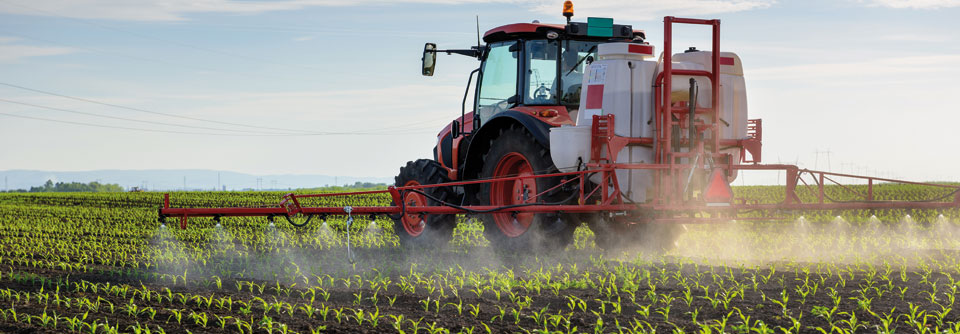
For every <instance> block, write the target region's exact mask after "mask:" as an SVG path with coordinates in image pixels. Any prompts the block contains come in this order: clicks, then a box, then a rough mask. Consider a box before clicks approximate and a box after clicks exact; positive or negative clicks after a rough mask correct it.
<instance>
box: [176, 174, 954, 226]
mask: <svg viewBox="0 0 960 334" xmlns="http://www.w3.org/2000/svg"><path fill="white" fill-rule="evenodd" d="M615 165H617V166H616V167H618V168H617V169H649V170H653V171H655V172H658V173H666V172H669V171H670V170H671V169H675V170H682V169H689V168H690V167H688V166H684V165H675V166H672V167H671V166H666V165H657V164H615ZM732 168H733V169H736V170H767V171H775V170H782V171H785V172H786V175H787V185H786V187H784V200H783V201H782V202H780V203H767V204H761V203H748V202H747V201H748V199H736V200H734V201H732V202H731V203H729V204H728V205H723V206H710V205H708V203H706V202H704V201H688V202H685V203H664V201H650V202H648V203H641V204H629V203H625V202H624V201H623V198H622V196H621V194H620V187H619V185H618V182H617V177H616V173H615V171H616V170H617V169H614V168H610V167H603V168H598V169H590V170H585V171H578V172H569V173H555V174H543V175H532V176H515V177H508V178H498V179H490V180H480V181H464V182H451V183H444V184H435V185H422V186H411V187H393V186H391V187H388V189H386V190H375V191H363V192H349V193H328V194H308V195H296V194H292V193H291V194H287V195H285V196H284V197H283V202H282V203H281V204H280V205H278V206H277V207H273V208H173V207H170V197H169V194H165V195H164V206H163V208H161V209H160V212H159V214H160V217H161V219H162V218H168V217H169V218H179V219H180V227H181V228H184V229H185V228H186V227H187V219H188V218H190V217H244V216H292V215H296V214H302V215H319V216H328V215H330V216H334V215H347V214H353V215H397V214H421V215H427V214H466V213H470V211H469V210H475V211H486V210H490V211H489V212H488V213H503V212H529V213H559V212H565V213H574V212H579V213H587V212H603V213H611V214H613V213H617V214H620V215H618V216H619V217H622V218H623V219H621V220H622V221H624V223H636V222H654V223H685V224H690V223H711V222H723V221H730V220H733V219H737V220H769V219H771V217H761V218H744V217H738V213H739V212H743V211H756V210H766V211H778V210H864V209H910V208H916V209H950V208H960V187H958V186H952V185H943V184H933V183H919V182H909V181H898V180H892V179H886V178H876V177H867V176H857V175H850V174H839V173H830V172H823V171H814V170H807V169H800V168H799V167H797V166H794V165H760V164H753V165H735V166H732ZM590 174H599V175H601V179H602V181H601V184H600V185H599V186H597V187H595V188H594V189H593V190H592V191H590V192H587V191H584V189H586V187H587V184H586V182H585V180H586V179H587V178H588V177H589V175H590ZM806 175H809V177H812V179H813V183H814V185H810V184H808V183H807V182H806V179H805V178H804V176H806ZM540 177H563V178H564V181H563V182H564V183H569V182H578V183H579V184H580V185H581V188H580V189H581V191H580V193H579V194H578V200H577V203H583V204H568V205H547V204H544V205H540V204H536V203H537V197H538V196H539V195H540V194H537V195H535V196H532V197H531V198H530V203H531V205H529V206H522V207H511V208H498V207H495V206H484V205H470V206H459V205H456V204H457V203H449V204H454V206H456V207H454V206H448V205H437V206H401V205H399V203H400V202H401V199H402V198H403V194H404V193H405V192H408V191H414V190H422V189H426V188H430V187H439V186H462V185H468V184H479V183H493V182H504V181H507V180H516V179H523V178H540ZM837 177H847V178H856V179H862V180H865V181H866V182H867V185H868V188H867V191H866V193H863V192H860V191H858V190H856V189H852V188H850V187H847V186H844V185H842V184H840V183H838V182H836V180H834V178H837ZM826 182H831V183H834V184H836V185H837V186H839V187H841V188H842V189H844V190H846V191H848V192H850V193H852V194H856V195H858V196H859V198H858V199H857V200H852V201H837V202H834V201H830V200H829V199H828V198H827V196H826V195H825V191H824V190H825V187H826V186H827V184H826ZM877 182H887V183H902V184H913V185H921V186H929V187H938V188H943V189H947V190H949V189H952V190H953V191H952V192H950V193H948V194H947V195H946V196H944V197H942V198H941V200H942V199H945V198H949V197H953V200H952V201H926V202H919V201H875V200H873V198H874V191H873V186H874V185H875V184H876V183H877ZM800 184H803V186H800ZM798 186H800V187H802V188H801V189H807V190H808V191H811V192H813V193H815V194H817V200H816V201H813V202H804V201H802V200H801V198H800V196H799V195H798V193H797V188H798ZM602 189H607V191H602ZM382 193H389V194H390V196H391V197H392V198H393V204H394V205H391V206H361V207H349V209H348V208H347V207H301V206H300V204H299V199H303V198H315V197H336V196H358V195H372V194H382ZM541 194H542V193H541ZM591 202H592V203H591ZM348 211H349V212H348Z"/></svg>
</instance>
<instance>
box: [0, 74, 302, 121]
mask: <svg viewBox="0 0 960 334" xmlns="http://www.w3.org/2000/svg"><path fill="white" fill-rule="evenodd" d="M0 85H4V86H8V87H13V88H18V89H22V90H27V91H31V92H35V93H41V94H46V95H52V96H57V97H62V98H66V99H71V100H77V101H82V102H87V103H93V104H99V105H103V106H108V107H114V108H120V109H126V110H131V111H137V112H142V113H148V114H154V115H162V116H167V117H175V118H182V119H189V120H192V121H200V122H209V123H218V124H224V125H233V126H240V127H246V128H254V129H268V130H279V131H288V132H302V133H311V132H309V131H304V130H295V129H281V128H273V127H266V126H256V125H247V124H241V123H233V122H224V121H216V120H209V119H203V118H196V117H190V116H181V115H175V114H169V113H163V112H158V111H151V110H146V109H141V108H134V107H127V106H122V105H119V104H113V103H107V102H100V101H95V100H90V99H85V98H80V97H74V96H69V95H63V94H58V93H54V92H50V91H45V90H40V89H36V88H29V87H24V86H20V85H15V84H11V83H6V82H0Z"/></svg>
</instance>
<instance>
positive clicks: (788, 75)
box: [744, 54, 960, 83]
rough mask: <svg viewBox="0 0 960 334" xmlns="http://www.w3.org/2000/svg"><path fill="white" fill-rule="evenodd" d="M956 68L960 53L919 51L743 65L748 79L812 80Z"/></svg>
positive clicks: (884, 76) (866, 79) (928, 72)
mask: <svg viewBox="0 0 960 334" xmlns="http://www.w3.org/2000/svg"><path fill="white" fill-rule="evenodd" d="M958 68H960V55H946V54H944V55H937V54H933V55H919V56H906V57H895V58H880V59H869V60H864V61H860V62H844V63H819V64H802V65H791V66H780V67H768V68H755V69H746V70H745V71H744V72H746V73H745V75H746V77H747V78H748V80H773V81H782V80H814V81H817V82H821V83H827V82H835V81H836V80H841V81H861V82H866V83H870V82H873V83H879V82H880V81H876V80H877V79H901V80H902V79H907V78H910V77H911V76H914V75H915V76H917V77H919V78H929V77H931V76H932V75H934V74H937V73H944V72H948V73H952V72H956V70H954V69H958Z"/></svg>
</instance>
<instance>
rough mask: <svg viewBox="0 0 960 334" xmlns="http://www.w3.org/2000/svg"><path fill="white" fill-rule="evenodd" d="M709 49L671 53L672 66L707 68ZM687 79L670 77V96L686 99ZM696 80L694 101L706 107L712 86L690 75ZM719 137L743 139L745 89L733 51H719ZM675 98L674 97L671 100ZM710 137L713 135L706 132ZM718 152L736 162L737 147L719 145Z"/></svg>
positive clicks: (745, 106)
mask: <svg viewBox="0 0 960 334" xmlns="http://www.w3.org/2000/svg"><path fill="white" fill-rule="evenodd" d="M712 57H713V52H710V51H688V52H684V53H677V54H674V55H673V60H674V68H690V69H702V70H706V71H711V63H712ZM689 78H690V77H686V76H674V80H673V88H672V92H671V96H672V97H679V100H683V101H687V100H689V96H688V95H689V89H690V84H689ZM694 79H696V80H697V86H698V87H699V94H698V96H697V104H698V105H699V106H700V107H702V108H709V107H711V105H710V96H711V94H712V91H713V87H712V86H711V85H710V80H707V79H706V78H703V77H694ZM718 96H719V100H720V101H719V105H720V110H719V113H720V120H719V123H720V124H719V128H720V139H732V140H739V139H746V138H747V89H746V85H745V81H744V78H743V66H742V64H741V63H740V57H739V56H737V55H736V54H735V53H733V52H720V94H719V95H718ZM674 100H677V99H674ZM707 136H710V137H709V138H712V136H713V134H709V133H708V134H707ZM720 152H721V153H727V154H730V155H731V159H732V160H733V161H732V163H733V164H739V163H740V159H741V157H740V147H739V146H738V147H730V148H721V149H720ZM736 177H737V174H736V173H733V174H731V175H730V176H729V177H728V178H727V181H729V182H733V181H734V180H735V179H736Z"/></svg>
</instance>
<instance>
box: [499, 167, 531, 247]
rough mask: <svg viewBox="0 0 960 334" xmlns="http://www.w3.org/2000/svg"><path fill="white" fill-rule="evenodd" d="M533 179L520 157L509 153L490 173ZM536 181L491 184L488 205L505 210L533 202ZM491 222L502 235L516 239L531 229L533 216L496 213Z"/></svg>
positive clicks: (526, 180)
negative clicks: (511, 206)
mask: <svg viewBox="0 0 960 334" xmlns="http://www.w3.org/2000/svg"><path fill="white" fill-rule="evenodd" d="M528 175H534V173H533V167H532V166H530V162H529V161H527V158H526V157H524V156H523V155H522V154H520V153H516V152H511V153H508V154H507V155H505V156H503V158H500V161H499V162H497V167H496V169H494V171H493V177H494V178H498V177H511V176H528ZM536 195H537V181H536V180H535V179H532V178H529V179H513V180H505V181H500V182H493V183H491V184H490V205H494V206H504V205H514V204H523V203H534V202H536V198H535V196H536ZM493 219H494V221H495V222H496V223H497V227H499V228H500V231H501V232H503V234H506V235H507V236H509V237H517V236H520V235H521V234H523V233H524V232H526V231H527V229H529V228H530V224H531V223H532V222H533V213H517V214H516V215H514V214H513V213H495V214H493Z"/></svg>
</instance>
